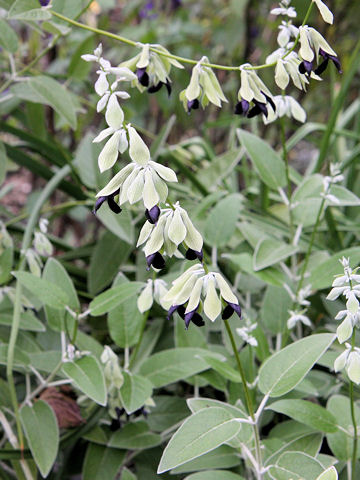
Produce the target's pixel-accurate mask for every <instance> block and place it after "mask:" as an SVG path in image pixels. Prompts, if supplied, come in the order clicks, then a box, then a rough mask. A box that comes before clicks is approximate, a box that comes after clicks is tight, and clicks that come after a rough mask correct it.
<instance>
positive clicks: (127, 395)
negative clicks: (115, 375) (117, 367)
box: [119, 372, 152, 415]
mask: <svg viewBox="0 0 360 480" xmlns="http://www.w3.org/2000/svg"><path fill="white" fill-rule="evenodd" d="M123 376H124V383H123V385H122V387H121V388H120V392H119V393H120V399H121V402H122V404H123V407H124V408H125V410H126V413H127V414H128V415H130V414H131V413H134V412H135V411H136V410H139V408H141V407H142V406H143V405H144V404H145V402H146V400H148V399H149V398H150V397H151V394H152V384H151V382H150V381H149V380H148V379H147V378H144V377H141V376H140V375H133V374H131V373H128V372H124V373H123Z"/></svg>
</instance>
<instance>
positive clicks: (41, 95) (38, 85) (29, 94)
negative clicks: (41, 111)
mask: <svg viewBox="0 0 360 480" xmlns="http://www.w3.org/2000/svg"><path fill="white" fill-rule="evenodd" d="M11 92H12V93H13V94H14V95H15V96H16V97H17V98H21V99H22V100H27V101H29V102H34V103H41V104H43V105H50V107H51V108H53V109H54V110H55V111H56V113H58V114H59V115H60V116H61V117H62V118H63V119H64V120H65V122H66V123H68V124H69V125H70V127H71V128H72V129H75V128H76V111H75V106H74V103H73V100H72V98H71V95H70V93H69V92H68V90H67V89H66V88H65V87H64V86H63V85H61V84H60V83H59V82H57V81H56V80H54V79H53V78H51V77H45V76H44V75H38V76H36V77H31V78H29V79H27V80H26V81H24V82H21V83H20V84H17V85H14V86H12V87H11Z"/></svg>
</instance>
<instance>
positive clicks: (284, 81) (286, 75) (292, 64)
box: [266, 43, 320, 90]
mask: <svg viewBox="0 0 360 480" xmlns="http://www.w3.org/2000/svg"><path fill="white" fill-rule="evenodd" d="M292 46H293V43H289V44H288V45H287V46H286V48H285V47H280V48H278V49H277V50H275V51H274V52H273V53H271V54H270V55H269V56H268V57H267V58H266V64H272V63H275V62H276V67H275V82H276V84H277V86H278V87H279V88H281V89H282V90H284V89H285V88H286V87H287V86H288V84H289V81H290V78H291V80H292V82H293V84H294V85H295V87H297V88H298V89H299V90H305V89H306V85H307V84H308V83H309V80H308V79H307V77H306V76H305V75H304V74H302V73H300V71H299V65H300V64H301V60H300V58H299V57H298V54H297V53H296V52H290V53H287V49H289V48H292ZM311 76H312V78H317V79H320V77H317V76H316V75H315V74H314V73H313V72H312V73H311Z"/></svg>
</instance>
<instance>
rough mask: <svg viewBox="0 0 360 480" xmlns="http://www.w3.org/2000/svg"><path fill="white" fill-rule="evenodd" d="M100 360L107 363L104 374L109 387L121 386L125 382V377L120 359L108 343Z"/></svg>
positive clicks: (117, 387)
mask: <svg viewBox="0 0 360 480" xmlns="http://www.w3.org/2000/svg"><path fill="white" fill-rule="evenodd" d="M100 360H101V363H103V364H104V365H105V366H104V376H105V380H106V383H107V385H108V387H109V389H111V387H115V388H116V389H119V388H121V387H122V385H123V383H124V377H123V375H122V373H121V368H120V366H119V359H118V357H117V355H116V354H115V353H114V352H113V351H112V349H111V348H110V347H109V346H108V345H105V347H104V350H103V352H102V354H101V357H100Z"/></svg>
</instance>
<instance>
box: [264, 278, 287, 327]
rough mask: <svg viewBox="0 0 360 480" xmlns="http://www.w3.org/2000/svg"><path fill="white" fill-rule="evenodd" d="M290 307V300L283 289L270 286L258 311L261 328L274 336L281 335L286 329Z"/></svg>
mask: <svg viewBox="0 0 360 480" xmlns="http://www.w3.org/2000/svg"><path fill="white" fill-rule="evenodd" d="M274 299H276V301H274ZM291 306H292V300H291V298H290V295H289V294H288V292H287V291H286V290H285V288H284V287H281V288H280V287H274V286H272V285H270V286H269V287H268V288H267V289H266V292H265V296H264V303H263V305H262V307H261V311H260V314H261V323H262V326H263V327H264V328H265V329H266V330H269V331H270V332H271V333H273V334H274V335H276V334H278V333H283V332H284V331H285V329H286V321H287V319H288V318H289V312H288V311H289V310H290V309H291Z"/></svg>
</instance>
